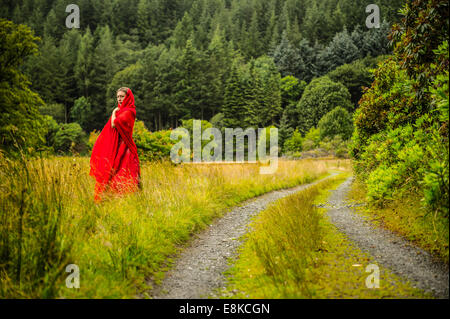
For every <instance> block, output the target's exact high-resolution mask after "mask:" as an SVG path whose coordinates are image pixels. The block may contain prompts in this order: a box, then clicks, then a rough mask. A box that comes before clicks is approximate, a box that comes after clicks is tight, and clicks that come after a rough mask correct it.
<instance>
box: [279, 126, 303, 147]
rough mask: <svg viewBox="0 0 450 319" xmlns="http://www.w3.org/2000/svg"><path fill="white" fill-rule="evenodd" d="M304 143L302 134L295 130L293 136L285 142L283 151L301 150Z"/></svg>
mask: <svg viewBox="0 0 450 319" xmlns="http://www.w3.org/2000/svg"><path fill="white" fill-rule="evenodd" d="M302 145H303V137H302V134H301V133H300V132H299V131H298V130H295V131H294V133H293V134H292V136H291V137H290V138H289V139H287V140H286V142H284V147H283V151H286V152H301V151H302Z"/></svg>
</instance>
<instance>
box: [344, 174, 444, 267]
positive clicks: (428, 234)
mask: <svg viewBox="0 0 450 319" xmlns="http://www.w3.org/2000/svg"><path fill="white" fill-rule="evenodd" d="M366 194H367V189H366V186H365V184H364V183H362V182H361V181H359V180H356V181H355V183H354V184H353V185H352V189H351V191H350V194H349V195H350V196H349V197H350V199H351V200H352V201H353V202H356V203H364V202H366ZM357 211H358V212H359V213H360V214H361V215H363V216H366V217H368V218H369V220H370V221H371V222H373V223H374V224H377V225H379V226H381V227H384V228H387V229H389V230H391V231H393V232H395V233H397V234H398V235H400V236H402V237H404V238H406V239H408V240H410V241H412V242H414V243H415V244H416V245H417V246H419V247H421V248H423V249H425V250H427V251H428V252H430V253H431V254H432V255H433V256H435V258H437V259H439V260H441V261H443V262H445V263H447V264H448V262H449V253H448V248H449V247H448V244H449V223H448V221H449V220H448V218H445V217H443V216H441V215H440V214H437V213H433V212H427V211H426V210H425V209H424V205H423V204H422V201H421V199H420V198H419V197H418V196H417V195H410V196H405V197H403V198H402V199H396V200H393V201H391V202H389V203H388V204H386V205H385V206H384V207H377V206H373V205H366V206H360V207H358V208H357Z"/></svg>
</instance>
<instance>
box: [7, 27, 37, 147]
mask: <svg viewBox="0 0 450 319" xmlns="http://www.w3.org/2000/svg"><path fill="white" fill-rule="evenodd" d="M37 40H38V38H37V37H35V36H34V35H33V32H32V31H31V29H30V28H29V27H27V26H24V25H16V24H14V23H12V22H11V21H8V20H5V19H0V46H1V48H2V50H0V65H1V66H2V68H1V69H0V114H1V115H0V142H1V143H0V145H1V146H0V147H1V150H2V151H6V152H8V153H11V154H12V153H14V152H18V151H19V149H18V148H17V147H21V148H22V149H24V151H25V152H27V151H29V150H31V149H32V148H34V149H36V148H38V147H40V146H41V145H42V144H44V142H45V141H44V136H45V134H46V132H45V127H44V126H43V122H44V118H43V117H42V116H41V115H40V114H39V111H38V108H39V106H42V105H43V104H44V102H43V101H42V100H41V98H40V97H39V95H38V94H36V93H35V92H33V91H31V90H30V88H29V85H30V82H29V81H28V80H27V78H26V77H25V75H24V74H22V73H21V71H20V70H19V68H20V66H21V65H22V64H23V61H24V59H25V58H26V57H27V56H29V55H32V54H35V53H36V52H37V48H38V46H37V44H36V43H35V41H37Z"/></svg>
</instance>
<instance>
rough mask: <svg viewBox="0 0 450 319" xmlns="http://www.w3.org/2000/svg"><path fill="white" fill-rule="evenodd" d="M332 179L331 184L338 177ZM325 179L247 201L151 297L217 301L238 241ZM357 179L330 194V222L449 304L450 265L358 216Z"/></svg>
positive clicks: (189, 251) (198, 239)
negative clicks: (350, 199)
mask: <svg viewBox="0 0 450 319" xmlns="http://www.w3.org/2000/svg"><path fill="white" fill-rule="evenodd" d="M335 175H337V174H333V175H330V176H329V177H327V178H330V177H332V176H335ZM323 180H324V179H321V180H318V181H315V182H313V183H310V184H305V185H301V186H297V187H294V188H289V189H283V190H277V191H272V192H269V193H266V194H264V195H261V196H258V197H255V198H251V199H249V200H246V201H244V202H243V203H241V204H240V206H238V207H234V208H232V209H231V211H230V212H228V213H226V214H225V215H224V216H223V217H222V218H219V219H217V220H216V221H215V222H214V223H213V224H211V225H210V226H209V228H208V229H206V230H204V231H203V232H201V233H199V234H197V235H195V236H194V238H193V240H192V241H191V243H190V245H189V247H187V248H186V249H184V250H183V251H182V252H181V254H180V255H179V256H178V258H177V260H176V261H175V264H174V267H173V268H172V269H171V270H169V271H168V272H167V273H166V276H165V278H164V280H163V281H162V284H161V285H160V286H156V287H155V288H154V289H153V290H152V292H151V295H152V298H154V299H199V298H211V297H212V298H216V297H219V296H216V295H214V291H215V290H216V289H218V288H221V287H223V286H224V284H225V277H224V275H223V272H224V271H226V270H227V269H228V267H229V263H228V260H229V258H234V257H235V256H236V252H237V248H238V247H239V246H240V245H241V244H242V242H241V241H240V240H239V238H240V237H241V236H242V235H244V234H245V233H246V232H248V231H249V224H250V222H251V218H252V217H253V216H256V215H257V214H258V213H259V212H260V211H262V210H264V209H266V208H267V206H268V205H269V204H270V203H272V202H274V201H276V200H278V199H280V198H283V197H285V196H288V195H292V194H294V193H296V192H299V191H301V190H304V189H306V188H308V187H311V186H312V185H314V184H317V183H319V182H321V181H323ZM351 183H352V178H349V179H347V180H346V181H345V182H344V183H342V184H341V185H340V186H339V187H338V188H337V189H336V190H334V191H331V195H330V197H329V198H328V202H327V203H326V204H324V205H320V206H321V207H325V208H327V215H328V216H329V218H330V221H331V222H332V223H333V224H334V225H335V226H336V227H337V228H338V229H339V230H340V231H341V232H343V233H345V234H346V235H347V236H348V238H349V239H350V240H352V241H353V242H354V243H356V245H357V246H358V247H359V248H360V249H361V250H363V251H366V252H368V253H369V254H370V255H371V256H373V258H374V259H375V261H376V263H378V264H379V265H382V266H384V267H386V268H388V269H390V270H391V271H392V272H393V273H395V274H397V275H399V276H401V277H402V278H406V279H408V280H410V281H411V282H412V283H413V284H414V285H415V286H416V287H418V288H421V289H424V290H426V291H429V292H431V293H433V294H434V295H435V296H436V297H437V298H449V289H448V283H449V269H448V265H445V264H443V263H440V262H436V261H435V260H433V258H432V257H431V256H430V254H429V253H427V252H426V251H424V250H422V249H420V248H417V247H415V246H413V245H412V244H411V243H409V242H408V241H406V240H404V239H403V238H401V237H399V236H397V235H395V234H393V233H392V232H390V231H388V230H386V229H382V228H378V227H376V226H374V225H372V224H371V223H370V222H369V221H367V220H366V219H364V218H363V217H362V216H360V215H358V214H357V213H356V212H355V211H354V210H352V208H351V206H352V205H348V204H347V203H346V199H347V193H348V191H349V190H350V185H351Z"/></svg>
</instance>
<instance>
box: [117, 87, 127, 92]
mask: <svg viewBox="0 0 450 319" xmlns="http://www.w3.org/2000/svg"><path fill="white" fill-rule="evenodd" d="M128 90H129V88H127V87H121V88H120V89H118V90H117V92H119V91H122V92H123V93H125V94H127V92H128ZM117 92H116V93H117Z"/></svg>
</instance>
